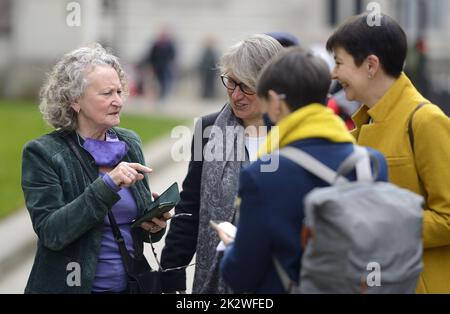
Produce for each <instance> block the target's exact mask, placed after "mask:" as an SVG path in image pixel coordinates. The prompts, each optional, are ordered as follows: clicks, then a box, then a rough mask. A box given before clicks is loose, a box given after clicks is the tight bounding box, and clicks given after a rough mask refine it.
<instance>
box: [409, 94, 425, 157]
mask: <svg viewBox="0 0 450 314" xmlns="http://www.w3.org/2000/svg"><path fill="white" fill-rule="evenodd" d="M426 104H427V103H426V102H423V103H421V104H419V105H418V106H417V107H416V109H414V111H413V112H412V114H411V117H410V118H409V121H408V135H409V142H410V143H411V149H412V152H413V154H414V132H413V128H412V121H413V117H414V114H415V113H416V111H417V110H419V109H420V108H422V107H423V106H424V105H426Z"/></svg>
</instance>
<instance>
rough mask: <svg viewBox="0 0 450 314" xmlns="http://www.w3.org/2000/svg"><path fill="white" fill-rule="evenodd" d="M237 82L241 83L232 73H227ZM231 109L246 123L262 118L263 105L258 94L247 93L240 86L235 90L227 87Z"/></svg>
mask: <svg viewBox="0 0 450 314" xmlns="http://www.w3.org/2000/svg"><path fill="white" fill-rule="evenodd" d="M227 76H228V77H230V78H231V79H232V80H234V81H235V82H236V83H237V84H239V83H241V81H240V80H238V79H237V78H236V77H235V76H233V75H232V74H227ZM227 93H228V98H229V100H230V105H231V109H232V110H233V113H234V115H235V116H236V117H238V118H239V119H242V120H243V122H244V125H247V124H251V123H252V122H253V121H256V120H260V119H262V114H263V107H262V104H261V103H260V102H259V100H258V99H257V97H256V94H253V95H247V94H245V93H243V92H242V90H241V88H240V87H239V86H236V88H235V89H234V90H230V89H227Z"/></svg>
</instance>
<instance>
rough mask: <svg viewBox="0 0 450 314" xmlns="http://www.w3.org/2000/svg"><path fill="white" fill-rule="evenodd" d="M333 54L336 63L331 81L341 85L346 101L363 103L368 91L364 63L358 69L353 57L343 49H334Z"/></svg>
mask: <svg viewBox="0 0 450 314" xmlns="http://www.w3.org/2000/svg"><path fill="white" fill-rule="evenodd" d="M333 52H334V59H335V61H336V66H335V67H334V69H333V79H335V80H338V81H339V83H341V85H342V87H343V88H344V91H345V96H346V97H347V99H348V100H350V101H353V100H356V101H359V102H362V103H364V102H365V101H364V100H365V99H366V98H367V96H368V93H369V91H370V85H369V82H370V80H369V79H368V74H367V73H368V72H367V69H366V61H364V62H363V63H362V64H361V65H360V66H359V67H358V66H356V64H355V60H354V59H353V57H352V56H351V55H350V54H349V53H348V52H347V51H346V50H345V49H344V48H342V47H336V48H334V49H333Z"/></svg>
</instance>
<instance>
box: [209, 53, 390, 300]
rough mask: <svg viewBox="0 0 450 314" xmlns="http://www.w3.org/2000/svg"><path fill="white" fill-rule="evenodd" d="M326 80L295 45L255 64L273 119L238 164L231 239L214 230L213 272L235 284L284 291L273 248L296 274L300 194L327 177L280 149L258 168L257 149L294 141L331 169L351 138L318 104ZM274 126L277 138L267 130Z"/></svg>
mask: <svg viewBox="0 0 450 314" xmlns="http://www.w3.org/2000/svg"><path fill="white" fill-rule="evenodd" d="M330 83H331V75H330V71H329V69H328V66H327V65H326V63H325V62H324V61H323V60H322V59H321V58H320V57H317V56H315V55H314V54H312V53H311V52H308V51H305V50H303V49H302V48H299V47H293V48H288V49H287V50H286V51H285V52H283V53H281V54H280V55H279V56H277V57H276V58H274V59H273V60H272V61H271V62H269V63H268V64H267V65H266V66H265V67H264V69H263V70H262V72H261V76H260V77H259V79H258V84H257V95H258V98H260V99H261V101H262V102H264V103H265V104H266V105H267V108H268V109H267V112H268V114H269V116H270V118H271V120H272V121H275V122H276V123H277V124H276V125H275V126H274V127H273V128H272V130H271V132H270V133H269V135H268V138H267V141H266V143H265V145H264V146H262V147H261V149H260V153H261V155H260V156H261V159H258V161H256V162H254V163H253V164H251V165H250V166H248V167H245V168H244V169H243V170H242V171H241V175H240V181H239V199H240V202H239V203H240V209H239V221H238V225H237V233H236V237H235V239H234V241H233V239H232V238H230V237H229V236H228V235H227V234H226V233H225V232H223V231H220V229H219V231H218V233H219V236H220V238H221V239H222V241H224V243H225V244H226V245H227V248H226V250H225V254H224V257H223V259H222V262H221V272H222V273H221V274H222V276H223V278H224V280H225V282H226V283H227V284H228V285H229V286H230V287H231V288H232V289H233V290H234V291H235V292H238V293H242V292H252V293H285V292H286V291H285V289H284V287H283V285H282V282H281V280H280V278H279V276H278V274H277V271H276V268H275V264H274V262H273V259H272V258H273V256H275V257H276V258H277V259H278V260H279V261H280V263H281V265H282V266H283V268H284V269H285V270H286V272H287V273H288V275H289V277H290V278H291V279H292V280H293V281H295V282H298V280H299V268H300V261H301V257H302V253H303V251H302V248H301V242H300V230H302V226H303V218H304V204H303V199H304V197H305V195H307V194H308V193H309V192H310V191H311V190H313V189H314V188H317V187H324V186H328V185H329V184H328V183H327V182H326V181H324V180H322V179H320V178H319V177H317V176H316V175H314V174H313V173H311V172H309V171H308V170H306V169H305V168H303V167H300V166H299V165H298V164H297V163H295V162H293V161H292V160H290V159H288V158H286V157H285V156H282V155H281V154H280V155H279V164H278V167H277V168H276V169H274V171H264V166H265V165H266V164H267V162H268V160H264V158H262V154H265V153H266V152H267V153H275V151H276V150H278V149H283V148H296V149H301V150H302V151H303V152H305V153H307V154H309V155H311V156H312V157H313V158H315V159H317V160H319V161H320V162H321V163H323V164H325V165H326V166H328V167H329V168H331V169H332V170H337V168H338V167H339V166H340V165H341V163H342V162H343V161H344V160H345V159H346V158H347V157H348V156H349V155H350V154H352V153H353V151H354V145H353V143H354V142H355V141H354V139H353V137H352V136H351V135H350V133H349V132H348V131H347V129H346V127H345V125H344V123H343V122H342V120H341V119H340V118H339V117H337V116H336V115H335V114H334V113H333V112H332V110H331V109H329V108H327V107H326V105H325V101H326V97H327V94H328V89H329V86H330ZM276 131H278V138H277V137H276V136H272V134H273V133H274V132H276ZM275 134H276V133H275ZM369 151H370V152H371V153H372V154H373V155H375V157H376V158H377V159H378V161H379V165H380V172H379V176H378V180H382V181H386V179H387V173H386V171H387V166H386V162H385V161H384V158H383V156H382V155H381V154H380V153H379V152H377V151H375V150H373V149H369ZM274 155H275V154H274ZM274 155H272V156H274ZM276 156H277V155H276ZM273 158H274V157H273ZM355 178H356V176H355V171H353V172H352V173H350V174H349V175H348V179H350V180H354V179H355Z"/></svg>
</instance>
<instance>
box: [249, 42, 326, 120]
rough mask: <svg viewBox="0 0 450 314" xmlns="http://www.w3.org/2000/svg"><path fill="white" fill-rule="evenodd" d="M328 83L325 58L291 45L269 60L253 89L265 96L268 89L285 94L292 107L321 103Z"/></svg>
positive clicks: (288, 103) (294, 108) (290, 107)
mask: <svg viewBox="0 0 450 314" xmlns="http://www.w3.org/2000/svg"><path fill="white" fill-rule="evenodd" d="M330 84H331V74H330V70H329V68H328V66H327V64H326V62H325V61H324V60H322V59H321V58H320V57H318V56H315V55H314V54H313V53H312V52H310V51H306V50H304V49H303V48H300V47H290V48H287V49H286V50H285V51H283V52H281V53H280V54H279V55H278V56H276V57H274V58H273V59H272V60H271V61H269V62H268V63H267V64H266V65H265V67H264V68H263V70H262V71H261V74H260V77H259V80H258V84H257V87H256V92H257V95H258V97H260V98H263V99H267V98H268V92H269V90H274V91H275V92H276V93H278V94H285V95H286V98H285V101H286V103H287V105H288V107H289V109H290V110H291V111H295V110H297V109H299V108H300V107H303V106H306V105H308V104H311V103H321V104H324V103H325V100H326V98H327V94H328V90H329V88H330Z"/></svg>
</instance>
